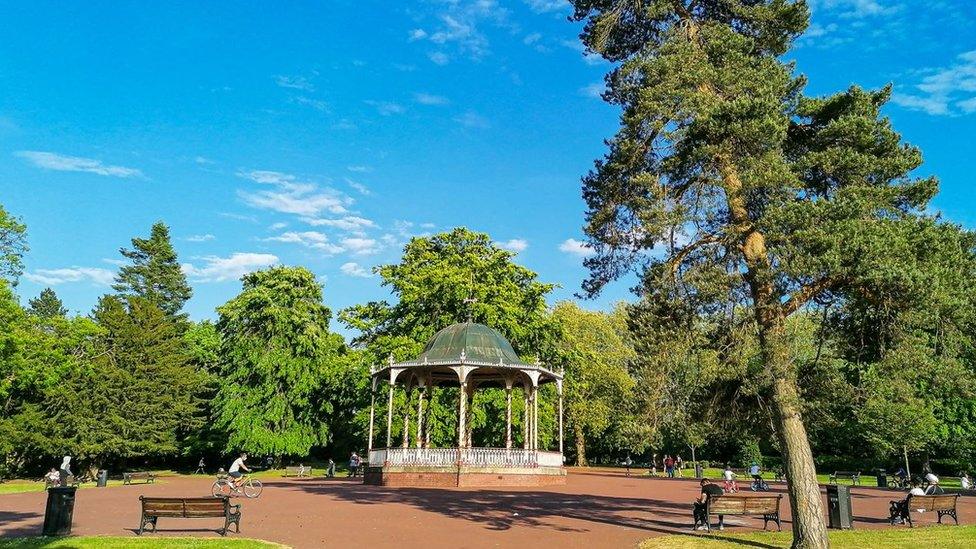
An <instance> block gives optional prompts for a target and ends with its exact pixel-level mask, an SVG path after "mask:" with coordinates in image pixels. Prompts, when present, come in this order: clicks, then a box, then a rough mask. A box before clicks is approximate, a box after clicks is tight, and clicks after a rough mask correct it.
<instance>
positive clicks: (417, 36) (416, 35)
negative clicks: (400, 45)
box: [410, 29, 427, 42]
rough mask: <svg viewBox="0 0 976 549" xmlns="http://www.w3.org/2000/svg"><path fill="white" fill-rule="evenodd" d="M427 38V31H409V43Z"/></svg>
mask: <svg viewBox="0 0 976 549" xmlns="http://www.w3.org/2000/svg"><path fill="white" fill-rule="evenodd" d="M424 38H427V31H425V30H424V29H413V30H412V31H410V41H411V42H416V41H417V40H423V39H424Z"/></svg>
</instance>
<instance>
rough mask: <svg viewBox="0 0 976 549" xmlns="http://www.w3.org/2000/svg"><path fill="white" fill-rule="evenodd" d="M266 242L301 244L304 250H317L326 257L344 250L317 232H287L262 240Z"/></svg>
mask: <svg viewBox="0 0 976 549" xmlns="http://www.w3.org/2000/svg"><path fill="white" fill-rule="evenodd" d="M263 240H265V241H268V242H287V243H290V244H301V245H302V246H305V247H306V248H311V249H313V250H318V251H320V252H323V253H325V254H326V255H335V254H338V253H342V252H343V251H345V248H343V247H342V246H338V245H336V244H333V243H332V242H331V241H330V240H329V237H328V236H327V235H325V234H324V233H320V232H317V231H302V232H297V231H289V232H286V233H282V234H280V235H278V236H272V237H269V238H265V239H263Z"/></svg>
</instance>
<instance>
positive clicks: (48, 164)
mask: <svg viewBox="0 0 976 549" xmlns="http://www.w3.org/2000/svg"><path fill="white" fill-rule="evenodd" d="M14 154H16V155H17V156H19V157H21V158H24V159H26V160H27V161H28V162H30V163H31V164H34V165H35V166H37V167H39V168H44V169H46V170H55V171H59V172H86V173H93V174H97V175H105V176H110V177H142V172H141V171H139V170H137V169H136V168H127V167H125V166H112V165H109V164H103V163H102V161H101V160H95V159H93V158H82V157H80V156H66V155H62V154H57V153H53V152H48V151H17V152H16V153H14Z"/></svg>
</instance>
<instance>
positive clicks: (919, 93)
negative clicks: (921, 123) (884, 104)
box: [891, 50, 976, 115]
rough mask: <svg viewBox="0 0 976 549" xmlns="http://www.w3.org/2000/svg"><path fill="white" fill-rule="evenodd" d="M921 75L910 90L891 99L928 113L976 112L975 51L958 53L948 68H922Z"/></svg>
mask: <svg viewBox="0 0 976 549" xmlns="http://www.w3.org/2000/svg"><path fill="white" fill-rule="evenodd" d="M922 74H925V76H924V77H923V78H922V80H921V81H920V82H918V83H917V84H915V85H914V86H913V88H914V89H915V90H916V91H914V92H910V93H906V92H902V91H899V92H898V93H894V94H892V96H891V102H892V103H894V104H896V105H900V106H902V107H905V108H906V109H911V110H917V111H922V112H925V113H928V114H931V115H954V114H960V111H961V113H964V114H970V113H973V112H974V111H976V50H972V51H968V52H965V53H962V54H959V55H958V56H957V57H956V61H955V62H954V63H952V64H951V65H949V66H948V67H938V68H933V69H928V70H925V71H922Z"/></svg>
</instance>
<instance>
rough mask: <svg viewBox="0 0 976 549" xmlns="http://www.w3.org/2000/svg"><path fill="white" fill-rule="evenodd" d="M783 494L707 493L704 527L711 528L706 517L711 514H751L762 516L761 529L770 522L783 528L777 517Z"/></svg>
mask: <svg viewBox="0 0 976 549" xmlns="http://www.w3.org/2000/svg"><path fill="white" fill-rule="evenodd" d="M782 500H783V494H777V495H775V496H755V495H751V494H722V495H721V496H713V495H709V496H708V498H706V499H705V529H706V530H709V531H710V530H711V527H710V526H709V520H708V517H709V516H711V515H753V516H762V518H763V530H765V529H766V527H767V526H769V523H770V522H775V523H776V527H777V528H779V529H780V530H782V529H783V526H782V524H781V523H780V518H779V505H780V503H781V502H782Z"/></svg>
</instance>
